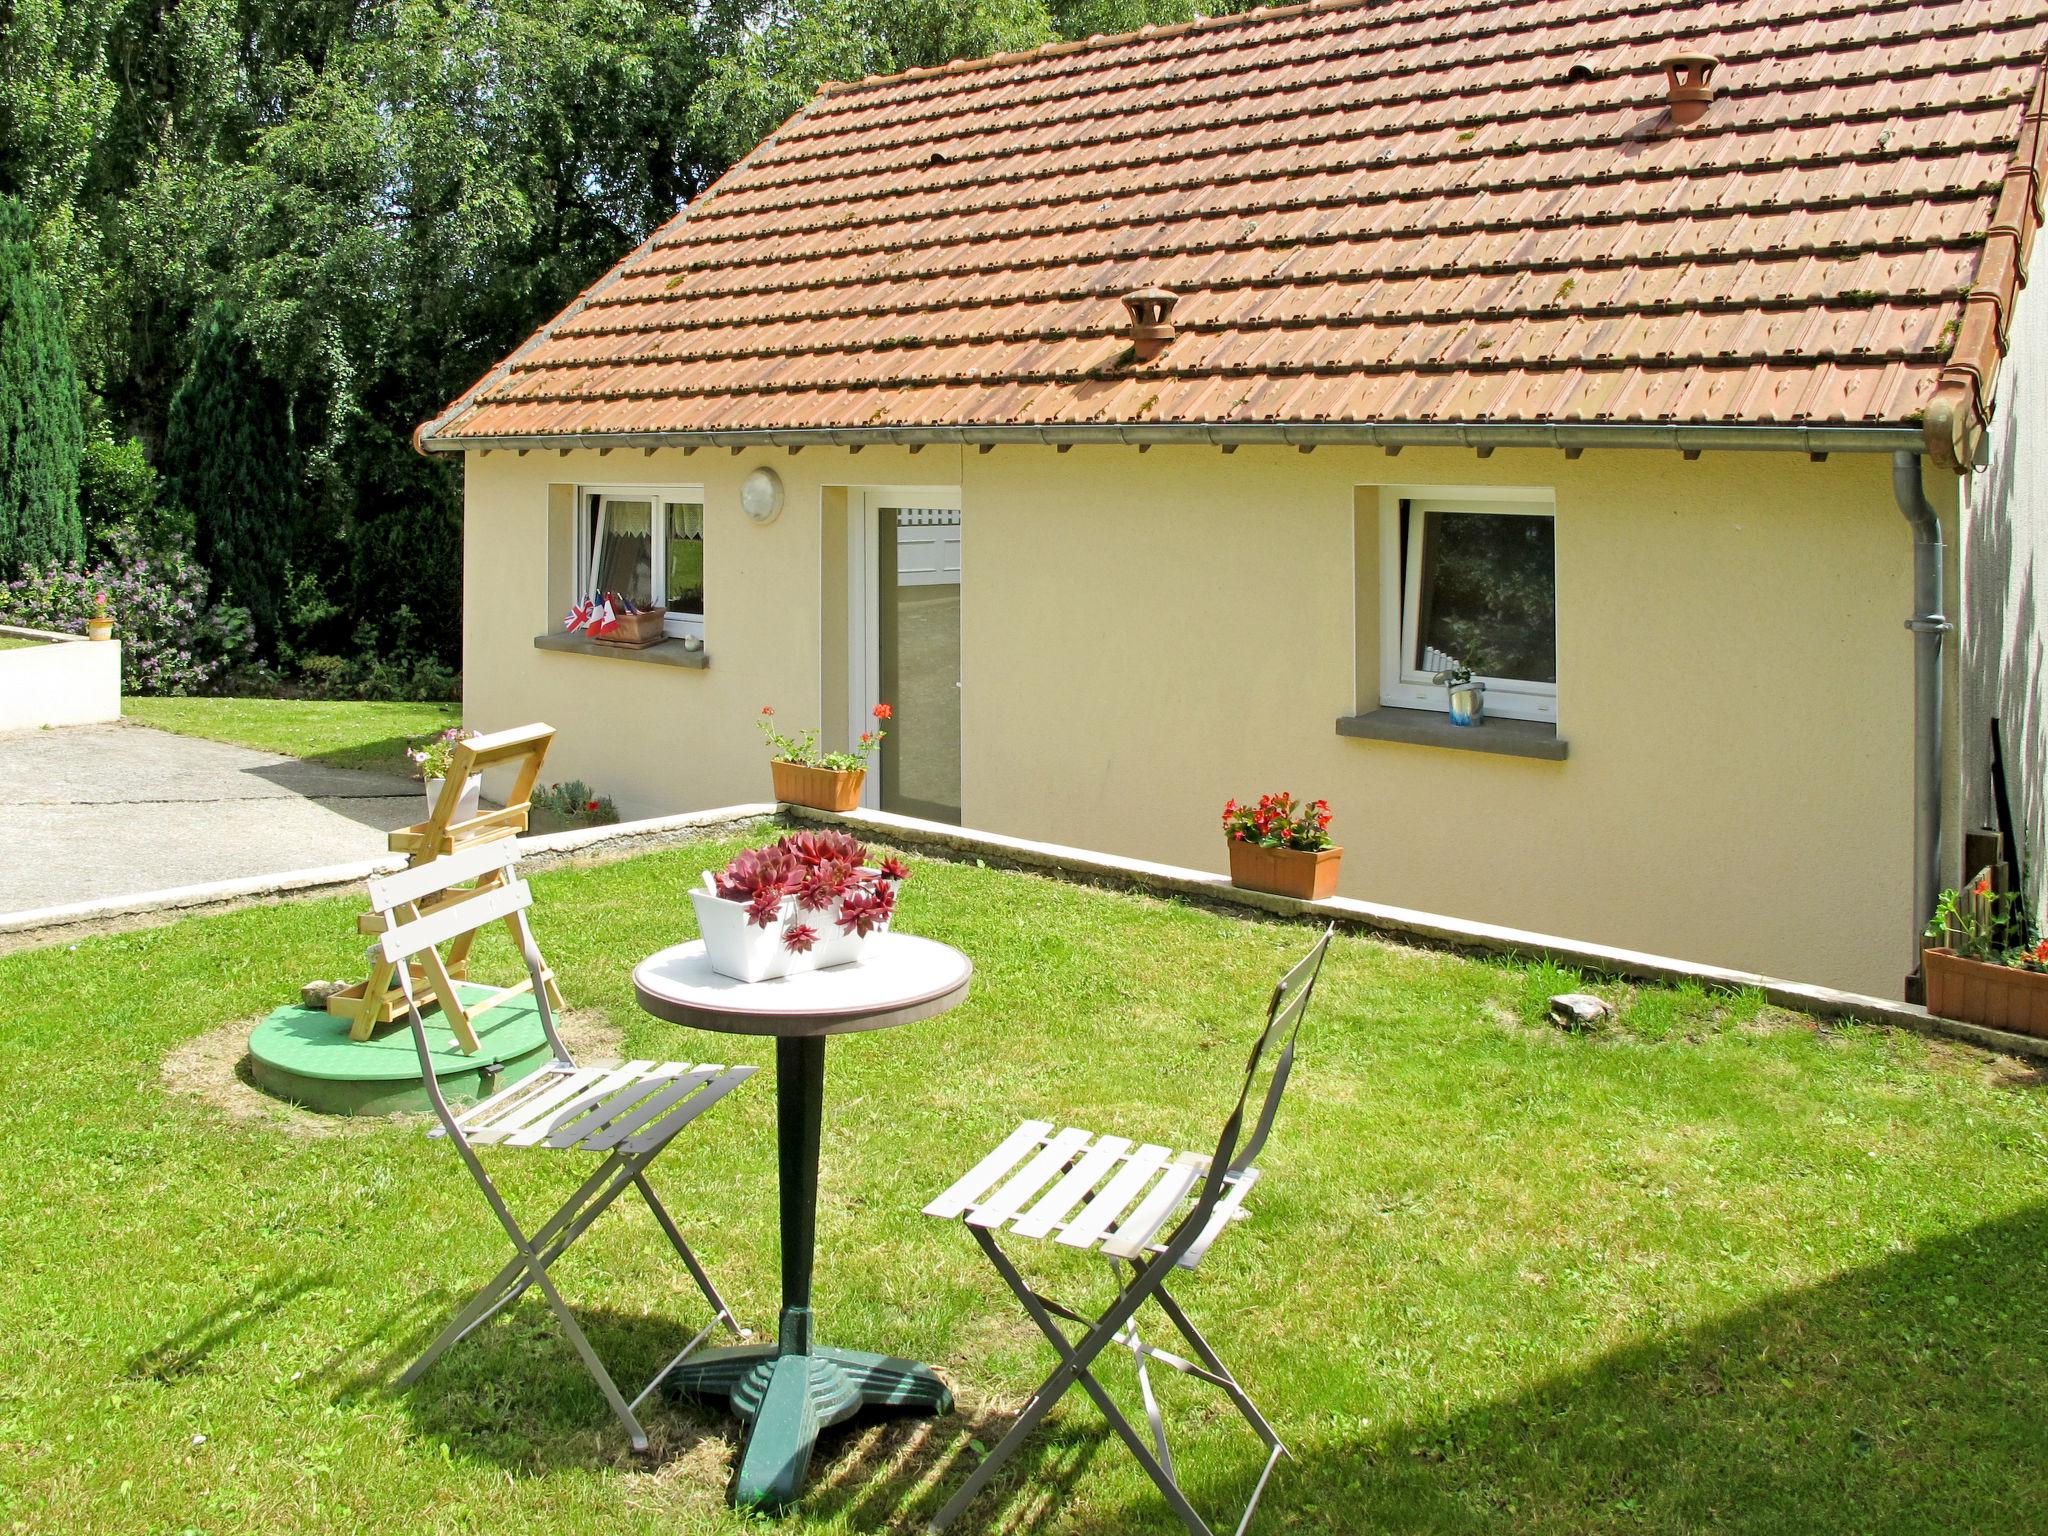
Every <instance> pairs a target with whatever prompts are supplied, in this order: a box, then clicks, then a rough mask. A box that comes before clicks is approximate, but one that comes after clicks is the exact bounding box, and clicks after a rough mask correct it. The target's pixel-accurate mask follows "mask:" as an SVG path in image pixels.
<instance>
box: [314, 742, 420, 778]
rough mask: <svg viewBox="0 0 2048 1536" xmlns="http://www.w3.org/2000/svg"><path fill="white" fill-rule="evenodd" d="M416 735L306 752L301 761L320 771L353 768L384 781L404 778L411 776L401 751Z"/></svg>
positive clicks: (351, 743) (408, 745) (403, 753)
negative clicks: (383, 777) (321, 768)
mask: <svg viewBox="0 0 2048 1536" xmlns="http://www.w3.org/2000/svg"><path fill="white" fill-rule="evenodd" d="M422 739H423V738H421V737H419V736H387V737H385V738H384V739H383V740H382V741H353V742H350V743H349V744H348V745H347V746H345V747H330V748H328V750H326V751H325V752H308V753H307V754H306V755H305V761H306V762H309V763H318V764H320V765H321V766H322V767H324V768H353V769H356V770H358V771H359V772H363V773H379V774H383V775H384V776H385V777H387V778H394V779H406V778H410V777H411V776H412V764H411V763H409V762H407V761H406V757H405V750H406V748H407V747H410V746H412V745H413V744H414V743H415V742H418V741H420V740H422Z"/></svg>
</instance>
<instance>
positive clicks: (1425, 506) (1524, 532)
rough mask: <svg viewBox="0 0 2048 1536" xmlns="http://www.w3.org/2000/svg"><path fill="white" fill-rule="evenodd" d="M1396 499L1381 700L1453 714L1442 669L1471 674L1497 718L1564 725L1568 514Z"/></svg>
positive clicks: (1387, 538)
mask: <svg viewBox="0 0 2048 1536" xmlns="http://www.w3.org/2000/svg"><path fill="white" fill-rule="evenodd" d="M1481 494H1483V496H1484V498H1485V499H1483V500H1482V499H1478V497H1475V496H1471V495H1465V494H1451V493H1445V492H1434V493H1432V492H1424V491H1414V492H1406V491H1393V490H1389V491H1388V492H1386V493H1385V501H1384V502H1383V510H1382V514H1381V529H1382V538H1381V561H1380V591H1381V615H1382V618H1381V636H1382V639H1381V657H1382V662H1381V668H1380V677H1381V686H1380V702H1381V703H1383V704H1391V705H1395V706H1397V707H1402V708H1408V709H1439V710H1440V709H1446V708H1448V707H1449V701H1448V698H1447V696H1446V693H1445V690H1444V687H1443V685H1442V684H1440V683H1438V682H1437V681H1436V680H1435V679H1436V674H1437V673H1439V672H1443V671H1446V670H1448V669H1450V668H1453V667H1469V668H1471V669H1472V671H1473V672H1474V673H1476V674H1477V675H1478V676H1479V677H1481V678H1482V679H1484V681H1485V683H1486V711H1487V713H1488V714H1490V715H1499V716H1503V717H1506V718H1511V719H1520V720H1555V719H1556V718H1557V541H1556V526H1557V525H1556V517H1555V515H1554V513H1553V510H1552V508H1551V505H1550V501H1549V498H1548V496H1547V495H1543V494H1541V493H1529V492H1512V491H1511V492H1505V493H1504V492H1498V491H1489V492H1485V493H1481Z"/></svg>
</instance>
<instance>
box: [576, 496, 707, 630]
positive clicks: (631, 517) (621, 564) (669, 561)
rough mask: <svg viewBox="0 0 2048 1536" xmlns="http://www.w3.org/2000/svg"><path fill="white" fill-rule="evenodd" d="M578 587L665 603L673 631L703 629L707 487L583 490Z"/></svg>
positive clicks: (641, 602) (642, 603) (581, 591)
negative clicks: (705, 494) (705, 488)
mask: <svg viewBox="0 0 2048 1536" xmlns="http://www.w3.org/2000/svg"><path fill="white" fill-rule="evenodd" d="M576 591H577V594H578V595H579V596H583V595H589V594H592V593H597V592H616V593H618V594H619V595H620V596H622V597H624V598H626V599H627V600H628V601H630V602H632V603H633V604H634V605H636V606H637V607H641V608H666V609H667V610H668V617H667V620H666V622H665V624H664V626H663V627H664V628H666V629H667V631H668V632H669V633H670V634H671V635H696V636H697V637H698V638H700V639H701V638H702V637H703V634H704V493H703V492H702V491H700V490H695V489H677V490H656V489H650V488H648V487H645V486H639V487H634V488H631V489H624V488H622V489H619V490H599V489H593V488H591V487H589V486H585V487H584V488H583V491H582V493H581V495H579V496H578V498H577V513H576Z"/></svg>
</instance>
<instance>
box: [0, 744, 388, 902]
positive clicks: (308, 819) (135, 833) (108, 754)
mask: <svg viewBox="0 0 2048 1536" xmlns="http://www.w3.org/2000/svg"><path fill="white" fill-rule="evenodd" d="M0 805H4V806H5V812H4V814H0V917H4V916H6V915H7V914H9V913H13V912H21V911H25V910H29V909H32V908H39V907H54V906H62V905H67V904H69V903H71V902H79V901H94V900H100V899H104V898H109V897H118V896H134V895H140V894H142V893H144V892H147V891H158V890H163V889H165V888H167V887H170V886H179V885H197V884H200V883H202V882H205V881H210V880H234V879H239V878H242V877H245V876H250V875H267V874H280V873H283V872H285V871H287V870H294V869H308V868H313V867H315V866H318V865H322V864H342V863H347V862H349V861H351V860H355V859H367V858H374V857H375V856H377V855H378V854H381V853H383V852H384V834H385V833H386V832H387V831H389V830H390V829H391V828H393V827H402V826H407V825H410V824H411V823H413V822H415V821H418V820H419V819H420V818H421V817H422V816H424V815H425V814H426V802H425V799H424V797H423V795H422V793H421V791H420V786H419V785H418V784H416V783H414V782H412V781H411V780H408V779H402V778H397V777H390V776H386V775H384V774H378V773H364V772H362V771H360V770H358V769H353V768H328V767H325V766H323V765H321V764H319V763H312V762H303V761H301V760H299V759H297V758H290V757H278V756H276V755H275V754H273V753H269V752H252V751H250V750H249V749H248V748H247V747H235V746H229V745H228V744H227V743H226V742H219V741H201V740H199V739H198V738H197V737H192V736H174V735H172V734H170V733H169V732H168V731H155V730H151V729H149V728H148V727H147V726H141V725H127V724H123V725H74V726H66V727H64V728H62V729H55V730H43V731H4V732H0Z"/></svg>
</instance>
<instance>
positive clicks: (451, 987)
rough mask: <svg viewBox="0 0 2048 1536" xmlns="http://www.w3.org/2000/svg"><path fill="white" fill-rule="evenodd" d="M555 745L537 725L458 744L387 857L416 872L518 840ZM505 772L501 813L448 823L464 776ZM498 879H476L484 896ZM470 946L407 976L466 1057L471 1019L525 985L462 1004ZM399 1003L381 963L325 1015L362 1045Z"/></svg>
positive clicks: (434, 955)
mask: <svg viewBox="0 0 2048 1536" xmlns="http://www.w3.org/2000/svg"><path fill="white" fill-rule="evenodd" d="M554 739H555V728H554V727H553V726H551V725H538V724H536V725H522V726H520V727H518V728H517V729H515V730H509V731H494V732H492V733H491V734H489V735H487V736H472V737H471V738H470V739H469V740H467V741H464V742H461V743H459V744H457V746H456V748H455V753H454V757H453V759H452V760H451V762H450V764H449V768H448V774H447V777H446V779H445V781H444V782H443V783H442V785H441V793H440V795H439V797H438V798H437V799H436V800H435V802H434V806H433V810H432V812H431V813H430V814H429V815H428V817H427V819H426V820H425V821H421V822H415V823H414V824H413V825H412V826H409V827H401V828H399V829H398V830H397V831H395V832H392V833H390V834H388V835H387V837H386V839H385V841H386V843H387V845H388V846H389V847H390V849H391V851H392V852H393V853H403V854H405V855H407V867H408V868H410V869H419V868H421V867H423V866H424V865H427V864H430V863H432V862H433V861H435V860H436V859H443V858H447V857H450V856H451V855H454V854H457V853H461V852H463V851H464V850H466V849H469V848H474V847H478V846H481V845H486V844H490V843H495V842H500V841H504V840H507V839H510V838H514V837H517V836H518V835H519V834H520V833H521V832H524V831H525V830H526V823H527V813H528V810H529V809H530V805H529V802H530V801H531V799H532V796H533V786H534V784H535V782H536V781H537V780H538V779H539V777H540V769H541V763H542V762H543V761H544V760H545V759H546V757H547V752H548V744H549V743H550V742H552V741H553V740H554ZM508 764H509V765H514V772H513V778H512V789H511V793H510V794H509V795H507V797H506V800H505V803H504V805H502V806H500V807H499V808H498V809H497V810H494V811H479V813H478V814H477V815H475V816H470V817H467V818H465V819H464V820H461V821H456V820H455V819H454V817H455V813H456V811H457V810H458V809H459V808H460V806H461V803H462V789H463V786H464V785H465V784H467V783H468V782H469V778H470V775H471V774H476V773H482V772H483V771H484V770H485V769H488V768H496V767H502V766H505V765H508ZM497 879H498V875H497V873H496V871H495V870H493V869H487V870H486V872H485V873H484V874H483V875H482V876H481V877H479V883H480V884H481V885H482V886H483V888H485V889H488V888H489V887H490V886H491V885H493V884H495V883H496V882H497ZM435 900H436V898H432V897H429V898H425V907H426V908H429V909H430V908H431V907H432V906H433V905H434V904H435ZM420 915H421V911H420V910H413V911H410V912H406V913H399V914H396V916H397V917H398V919H399V920H401V921H404V920H409V919H410V918H412V917H417V916H420ZM386 921H387V918H386V916H385V915H384V914H381V913H378V912H374V911H373V912H367V913H364V914H363V915H362V916H361V917H359V918H358V919H357V920H356V926H357V927H358V928H359V929H360V930H361V931H362V932H363V933H366V934H371V933H376V932H378V931H379V930H380V929H381V928H382V927H383V925H384V924H385V922H386ZM508 927H509V924H508ZM475 938H476V935H475V934H474V933H464V934H462V935H461V936H459V937H458V938H457V939H456V940H455V941H454V943H452V944H451V945H450V946H449V948H448V954H447V956H446V958H445V959H444V958H443V957H442V956H441V955H440V954H439V953H438V952H437V951H434V950H431V949H430V950H428V951H427V952H426V953H425V954H423V955H421V956H420V958H419V961H418V962H416V964H415V967H414V970H413V973H412V976H411V980H412V981H413V982H414V983H415V984H416V985H423V986H425V987H426V988H427V989H428V990H429V991H430V992H431V993H432V994H433V998H434V1001H435V1003H436V1004H438V1005H439V1007H440V1009H441V1013H442V1016H443V1017H444V1018H446V1019H447V1020H448V1021H449V1023H450V1024H451V1025H452V1026H453V1027H454V1030H455V1039H456V1042H457V1043H458V1044H459V1045H461V1047H462V1049H463V1050H465V1051H474V1050H476V1048H477V1041H476V1030H475V1027H474V1023H473V1020H474V1019H475V1018H476V1017H477V1015H479V1014H481V1013H483V1012H484V1011H485V1010H487V1009H490V1008H494V1007H496V1006H498V1005H499V1004H500V1003H504V1002H509V1001H510V1000H511V999H513V998H515V997H519V996H522V995H523V994H524V993H525V992H526V990H527V987H528V986H529V985H531V983H528V982H520V983H518V984H516V985H514V986H512V987H507V988H499V989H495V990H493V991H492V992H491V993H490V994H488V995H487V996H486V997H484V998H483V999H481V1000H472V1001H465V1000H464V999H463V997H462V996H461V995H460V994H459V992H458V990H457V988H456V985H455V983H456V982H458V981H462V980H466V979H467V978H468V976H469V951H470V946H471V944H472V943H474V942H475ZM541 978H542V981H543V982H544V983H545V985H546V987H547V992H548V1001H549V1002H550V1003H552V1004H553V1005H554V1006H555V1007H557V1008H560V1007H562V1006H563V1004H562V993H561V988H560V987H559V986H558V985H557V983H556V981H555V973H554V972H553V971H551V970H549V969H547V967H546V966H543V967H541ZM405 999H406V994H405V992H404V991H403V990H402V989H401V988H400V987H398V986H397V985H395V984H394V978H393V968H392V967H391V966H390V965H389V964H387V963H384V962H382V961H379V962H375V963H373V964H372V966H371V968H370V977H369V980H368V981H366V982H364V983H363V984H362V985H361V986H360V987H350V988H348V989H347V990H346V991H343V992H338V993H336V994H335V995H334V996H332V997H330V998H329V999H328V1000H327V1011H328V1012H329V1013H331V1014H335V1015H336V1016H338V1017H340V1018H344V1019H347V1020H348V1023H349V1031H348V1035H349V1038H350V1039H351V1040H367V1039H369V1038H370V1035H371V1033H372V1032H373V1031H374V1030H375V1029H376V1027H377V1026H378V1025H379V1024H388V1023H391V1022H392V1021H393V1020H395V1019H396V1018H397V1017H398V1016H399V1015H400V1014H401V1013H403V1012H404V1011H405V1006H406V1002H405Z"/></svg>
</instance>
